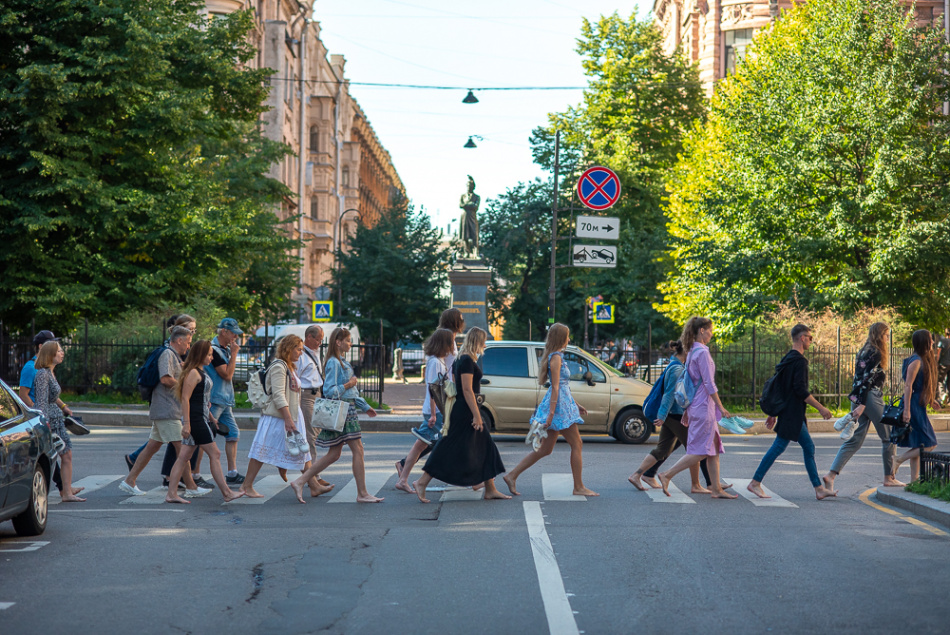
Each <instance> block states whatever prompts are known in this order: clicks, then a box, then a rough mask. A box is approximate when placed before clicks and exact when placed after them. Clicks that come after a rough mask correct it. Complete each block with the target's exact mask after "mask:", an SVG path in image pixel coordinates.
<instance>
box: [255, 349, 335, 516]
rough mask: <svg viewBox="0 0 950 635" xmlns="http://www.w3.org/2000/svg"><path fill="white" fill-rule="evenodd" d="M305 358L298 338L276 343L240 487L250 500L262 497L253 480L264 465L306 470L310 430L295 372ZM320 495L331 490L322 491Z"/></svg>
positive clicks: (323, 489) (308, 457)
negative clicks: (255, 430) (303, 410)
mask: <svg viewBox="0 0 950 635" xmlns="http://www.w3.org/2000/svg"><path fill="white" fill-rule="evenodd" d="M301 355H303V340H301V339H300V338H299V337H297V336H296V335H285V336H284V337H282V338H281V339H280V341H279V342H278V343H277V358H276V359H275V360H274V361H273V362H272V363H271V365H270V367H269V368H268V369H267V375H266V377H265V382H264V390H265V392H266V393H267V401H265V402H264V407H263V408H261V419H260V422H259V423H258V424H257V432H256V433H255V434H254V441H252V442H251V450H250V452H248V454H247V456H248V459H249V461H248V463H247V473H246V474H245V476H244V483H243V484H242V485H241V491H243V492H244V493H245V494H246V495H247V496H248V498H263V497H264V495H263V494H261V493H260V492H258V491H257V490H255V489H254V480H255V479H256V478H257V474H258V473H259V472H260V471H261V467H263V465H264V464H265V463H267V464H268V465H273V466H274V467H277V468H284V469H285V470H300V471H304V470H305V469H306V465H307V461H309V460H310V448H309V447H308V445H307V431H306V430H305V429H304V425H305V422H304V418H303V413H302V412H301V411H300V379H299V378H298V377H297V373H296V372H294V368H295V364H296V363H297V360H298V359H300V356H301ZM318 487H320V488H321V489H322V491H321V492H320V493H324V492H328V491H330V488H323V487H322V486H318Z"/></svg>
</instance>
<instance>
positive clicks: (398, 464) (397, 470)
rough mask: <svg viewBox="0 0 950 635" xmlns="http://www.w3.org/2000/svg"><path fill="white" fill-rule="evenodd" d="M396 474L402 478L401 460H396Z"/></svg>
mask: <svg viewBox="0 0 950 635" xmlns="http://www.w3.org/2000/svg"><path fill="white" fill-rule="evenodd" d="M396 476H398V477H399V478H402V465H401V464H400V463H399V461H396Z"/></svg>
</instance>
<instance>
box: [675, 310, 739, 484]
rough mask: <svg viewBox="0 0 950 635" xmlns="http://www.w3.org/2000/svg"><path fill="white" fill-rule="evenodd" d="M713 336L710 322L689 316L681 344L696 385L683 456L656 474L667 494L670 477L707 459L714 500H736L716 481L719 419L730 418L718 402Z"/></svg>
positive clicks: (689, 411) (719, 481) (687, 366)
mask: <svg viewBox="0 0 950 635" xmlns="http://www.w3.org/2000/svg"><path fill="white" fill-rule="evenodd" d="M712 336H713V323H712V320H710V319H709V318H704V317H691V318H690V319H689V320H688V321H687V322H686V326H684V327H683V335H682V336H681V337H680V341H681V342H682V343H683V348H685V349H686V350H687V351H688V353H687V356H686V372H687V373H689V377H690V379H692V380H693V384H694V385H695V386H696V394H695V395H694V396H693V401H692V402H691V403H690V404H689V407H688V408H687V409H686V412H685V416H684V417H683V423H684V424H686V425H688V426H689V436H688V437H687V442H686V456H684V457H683V458H681V459H680V460H679V461H677V463H676V465H674V466H673V467H672V468H670V469H669V470H667V471H666V472H661V473H660V474H658V475H657V478H659V479H660V483H661V484H662V485H663V493H665V494H666V495H667V496H669V495H670V493H669V491H668V488H669V485H670V481H671V480H672V479H673V477H674V476H675V475H677V474H679V473H680V472H682V471H683V470H685V469H688V468H689V467H690V466H692V465H696V464H697V463H699V462H700V461H702V460H703V459H706V466H707V467H708V468H709V480H710V481H712V483H711V484H710V486H709V488H710V490H712V497H713V498H738V495H736V494H730V493H729V492H727V491H726V490H724V489H723V488H722V481H721V480H720V478H719V455H720V454H722V453H723V447H722V439H721V438H720V437H719V420H720V419H722V418H723V417H729V416H731V415H730V414H729V412H727V411H726V409H725V408H724V407H723V406H722V401H720V400H719V389H718V388H716V380H715V377H716V365H715V364H714V363H713V360H712V356H711V355H710V354H709V346H708V345H709V341H710V340H711V339H712Z"/></svg>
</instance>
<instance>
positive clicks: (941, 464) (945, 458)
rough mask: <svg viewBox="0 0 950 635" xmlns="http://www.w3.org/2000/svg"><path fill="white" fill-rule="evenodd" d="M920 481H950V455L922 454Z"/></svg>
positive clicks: (941, 453)
mask: <svg viewBox="0 0 950 635" xmlns="http://www.w3.org/2000/svg"><path fill="white" fill-rule="evenodd" d="M920 480H921V481H934V482H937V483H946V482H948V481H950V454H948V453H946V452H921V453H920Z"/></svg>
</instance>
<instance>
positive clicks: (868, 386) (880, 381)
mask: <svg viewBox="0 0 950 635" xmlns="http://www.w3.org/2000/svg"><path fill="white" fill-rule="evenodd" d="M881 359H882V358H881V353H880V352H879V351H878V350H877V349H876V348H874V347H872V346H868V347H866V348H862V349H861V350H860V351H859V352H858V357H857V359H856V360H855V362H854V382H853V383H852V384H851V394H850V395H848V398H849V399H850V400H851V403H853V404H855V405H867V401H868V392H869V391H871V390H880V389H881V388H882V387H883V386H884V380H886V379H887V374H886V373H885V372H884V369H883V368H881Z"/></svg>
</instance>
